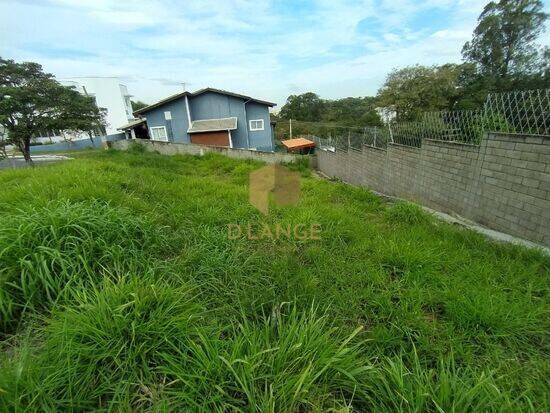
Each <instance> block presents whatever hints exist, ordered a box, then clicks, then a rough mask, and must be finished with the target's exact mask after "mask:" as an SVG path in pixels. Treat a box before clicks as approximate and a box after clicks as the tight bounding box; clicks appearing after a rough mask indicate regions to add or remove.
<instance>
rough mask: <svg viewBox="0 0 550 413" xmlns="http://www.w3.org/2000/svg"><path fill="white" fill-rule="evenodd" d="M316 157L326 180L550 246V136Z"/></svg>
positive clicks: (497, 138) (369, 149)
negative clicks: (431, 209)
mask: <svg viewBox="0 0 550 413" xmlns="http://www.w3.org/2000/svg"><path fill="white" fill-rule="evenodd" d="M317 157H318V159H317V163H318V168H319V170H320V171H321V172H323V173H325V174H326V175H328V176H331V177H337V178H340V179H342V180H343V181H346V182H349V183H351V184H354V185H358V186H365V187H369V188H372V189H374V190H376V191H379V192H382V193H386V194H388V195H394V196H398V197H401V198H405V199H409V200H411V201H415V202H418V203H420V204H423V205H426V206H429V207H431V208H434V209H437V210H440V211H443V212H447V213H457V214H459V215H461V216H463V217H465V218H469V219H471V220H473V221H476V222H478V223H480V224H482V225H485V226H487V227H489V228H493V229H496V230H498V231H502V232H505V233H508V234H511V235H515V236H518V237H521V238H525V239H529V240H531V241H534V242H537V243H540V244H544V245H547V246H550V137H541V136H524V135H516V134H489V135H487V136H486V137H485V138H484V139H483V140H482V142H481V144H480V145H479V146H477V145H469V144H461V143H451V142H441V141H434V140H425V141H424V142H423V145H422V147H421V148H413V147H406V146H401V145H394V144H390V145H389V146H388V149H387V150H381V149H377V148H372V147H368V146H364V147H363V149H362V151H356V150H350V151H348V152H343V151H336V152H335V153H333V152H325V151H319V152H318V155H317Z"/></svg>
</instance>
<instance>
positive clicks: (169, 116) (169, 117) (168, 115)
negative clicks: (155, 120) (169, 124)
mask: <svg viewBox="0 0 550 413" xmlns="http://www.w3.org/2000/svg"><path fill="white" fill-rule="evenodd" d="M164 119H166V120H172V112H170V111H169V110H167V111H166V112H164Z"/></svg>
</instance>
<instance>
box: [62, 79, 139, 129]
mask: <svg viewBox="0 0 550 413" xmlns="http://www.w3.org/2000/svg"><path fill="white" fill-rule="evenodd" d="M59 83H61V84H62V85H65V86H74V87H75V88H76V90H77V91H79V92H80V93H83V94H87V95H88V96H92V97H93V98H95V101H96V104H97V106H98V107H99V108H104V109H106V110H107V112H106V116H105V121H106V126H105V129H106V130H107V135H111V134H114V133H119V131H117V128H118V127H119V126H120V125H124V124H126V123H128V121H131V120H132V119H134V115H133V114H132V112H133V111H132V103H131V102H130V97H131V95H130V94H128V88H127V87H126V85H123V84H122V83H120V79H119V78H117V77H72V78H66V79H61V80H60V81H59Z"/></svg>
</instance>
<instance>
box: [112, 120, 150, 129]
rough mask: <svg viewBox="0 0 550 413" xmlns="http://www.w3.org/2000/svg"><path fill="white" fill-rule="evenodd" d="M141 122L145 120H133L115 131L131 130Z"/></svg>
mask: <svg viewBox="0 0 550 413" xmlns="http://www.w3.org/2000/svg"><path fill="white" fill-rule="evenodd" d="M143 122H145V119H134V120H133V121H131V122H128V123H127V124H126V125H124V126H121V127H120V128H117V130H127V129H132V128H133V127H134V126H137V125H139V124H141V123H143Z"/></svg>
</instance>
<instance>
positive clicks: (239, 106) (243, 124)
mask: <svg viewBox="0 0 550 413" xmlns="http://www.w3.org/2000/svg"><path fill="white" fill-rule="evenodd" d="M188 99H189V109H190V112H191V119H192V120H204V119H219V118H229V117H236V118H237V129H236V130H232V131H231V139H232V141H233V147H234V148H243V149H249V148H256V149H257V150H259V151H273V138H272V131H271V126H270V119H269V108H268V106H266V105H262V104H260V103H256V102H248V103H246V104H245V100H244V99H242V98H238V97H234V96H229V95H224V94H222V93H216V92H206V93H202V94H200V95H198V96H189V97H188ZM245 106H246V109H245ZM165 111H170V112H171V114H172V120H171V121H169V120H168V121H167V120H165V118H164V112H165ZM143 115H144V116H145V118H146V119H147V127H148V128H151V127H155V126H165V127H166V133H167V135H168V140H169V141H170V142H177V143H189V142H190V141H191V140H190V138H189V134H188V133H187V130H188V129H189V123H188V121H187V111H186V107H185V98H184V97H181V98H179V99H177V100H174V101H172V102H168V103H165V104H164V105H162V106H160V107H157V108H154V109H151V110H150V111H147V112H145V113H144V114H143ZM250 119H263V120H264V130H263V131H254V132H253V131H250V130H249V122H248V121H249V120H250ZM149 134H150V132H149Z"/></svg>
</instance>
